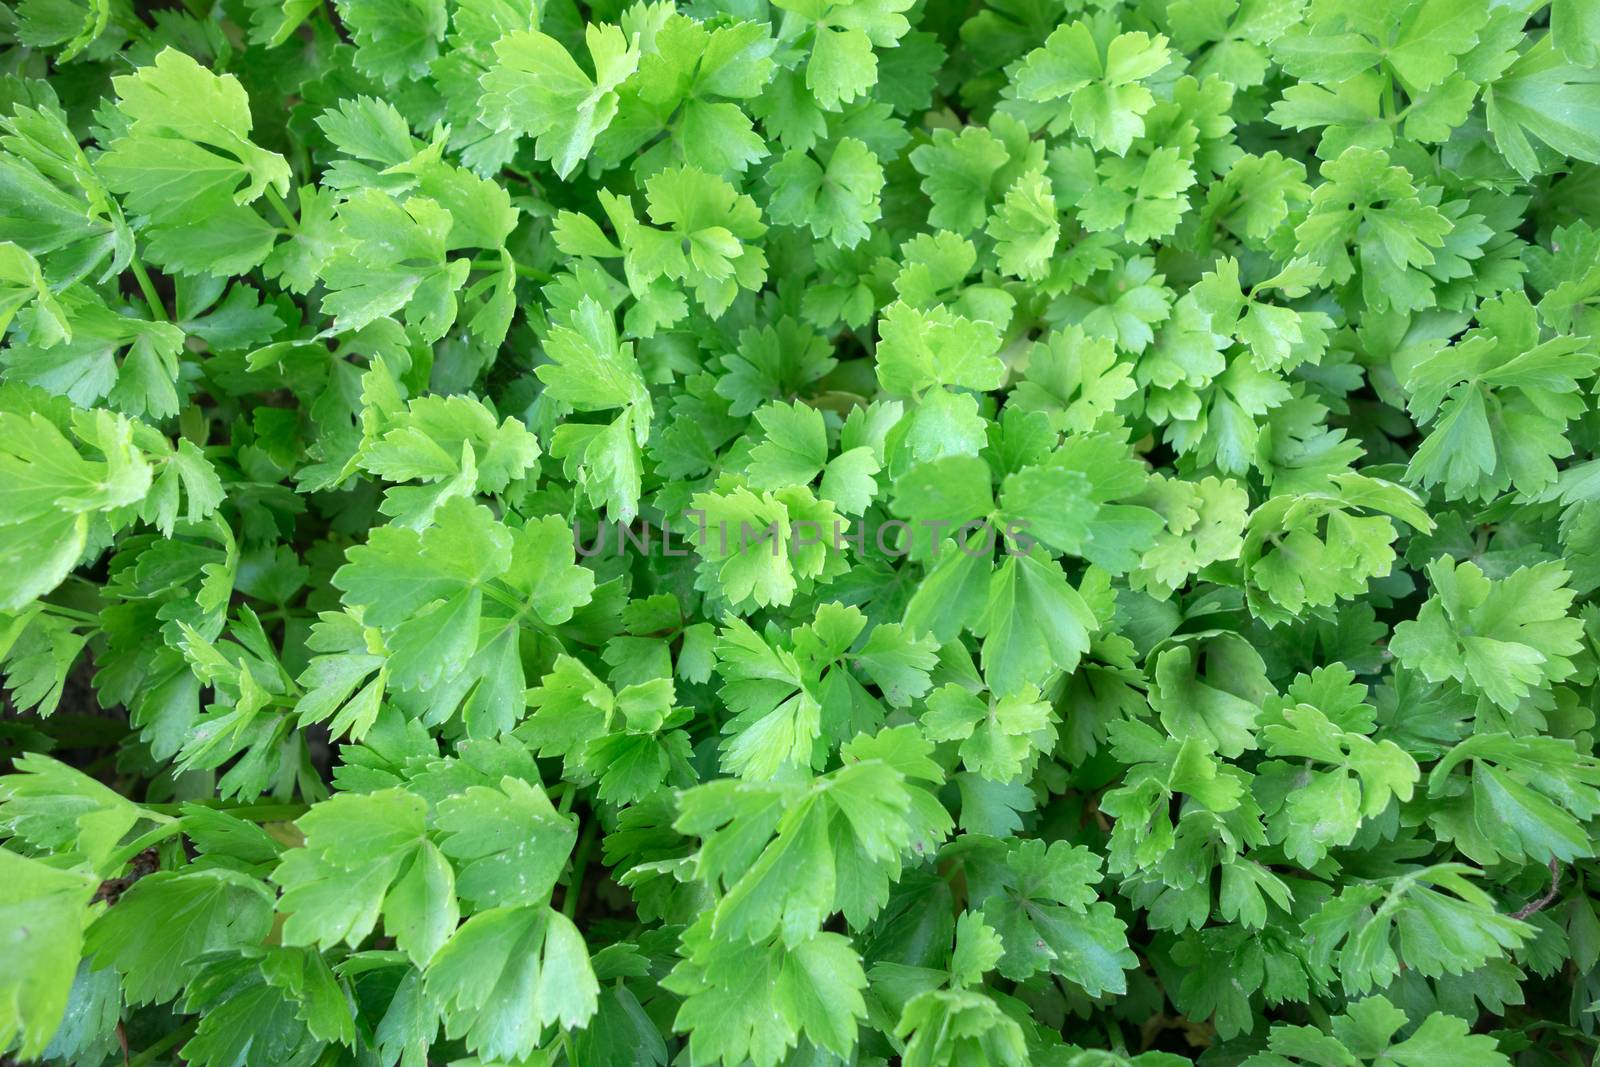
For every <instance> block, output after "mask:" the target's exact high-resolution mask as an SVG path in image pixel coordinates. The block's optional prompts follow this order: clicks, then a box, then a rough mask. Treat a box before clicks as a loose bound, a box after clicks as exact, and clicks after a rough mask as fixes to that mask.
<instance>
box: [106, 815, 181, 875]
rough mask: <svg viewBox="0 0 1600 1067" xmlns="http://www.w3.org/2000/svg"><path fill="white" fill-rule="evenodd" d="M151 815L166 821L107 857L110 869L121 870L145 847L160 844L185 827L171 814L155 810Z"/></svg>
mask: <svg viewBox="0 0 1600 1067" xmlns="http://www.w3.org/2000/svg"><path fill="white" fill-rule="evenodd" d="M151 817H152V818H156V819H163V820H165V821H164V822H163V823H162V824H161V825H160V826H157V827H156V828H155V829H154V830H151V831H150V832H148V833H144V834H140V835H139V836H138V837H136V838H134V839H133V840H132V841H129V842H128V843H127V844H126V845H123V846H122V847H121V848H119V849H117V850H116V851H115V852H113V853H112V854H111V855H110V856H108V857H106V862H107V863H108V864H109V865H110V866H109V868H108V869H109V870H112V871H119V870H121V869H122V865H123V864H124V863H127V862H128V861H129V860H131V859H133V857H135V856H137V855H138V854H139V853H141V852H143V851H144V850H145V849H147V848H150V847H151V846H153V845H159V844H160V843H161V842H163V841H165V840H166V839H167V838H169V837H172V836H174V835H175V834H177V832H178V831H179V830H181V829H183V823H181V822H179V821H178V820H177V819H174V818H172V817H171V816H169V815H162V814H160V813H158V812H154V813H151Z"/></svg>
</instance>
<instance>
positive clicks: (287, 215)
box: [267, 185, 300, 233]
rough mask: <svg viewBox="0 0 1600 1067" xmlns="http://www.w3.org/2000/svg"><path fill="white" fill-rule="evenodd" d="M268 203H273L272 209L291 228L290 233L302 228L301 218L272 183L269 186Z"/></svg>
mask: <svg viewBox="0 0 1600 1067" xmlns="http://www.w3.org/2000/svg"><path fill="white" fill-rule="evenodd" d="M267 203H269V204H271V205H272V210H273V211H275V212H277V215H278V218H280V219H282V220H283V224H284V225H285V226H287V227H288V228H289V232H290V233H293V232H295V231H296V230H298V229H300V223H299V220H297V219H296V218H295V217H294V213H293V212H292V211H290V210H289V205H288V204H287V203H285V202H284V199H283V197H282V196H279V195H278V190H276V189H274V188H273V187H272V186H270V185H269V186H267Z"/></svg>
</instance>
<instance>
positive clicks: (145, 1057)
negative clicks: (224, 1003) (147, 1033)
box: [128, 1019, 200, 1067]
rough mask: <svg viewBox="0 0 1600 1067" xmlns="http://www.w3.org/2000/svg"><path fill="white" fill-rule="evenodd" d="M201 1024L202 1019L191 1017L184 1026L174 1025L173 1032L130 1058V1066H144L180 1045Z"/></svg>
mask: <svg viewBox="0 0 1600 1067" xmlns="http://www.w3.org/2000/svg"><path fill="white" fill-rule="evenodd" d="M199 1024H200V1020H198V1019H190V1020H189V1021H188V1022H186V1023H184V1024H183V1025H182V1026H176V1027H173V1028H172V1030H171V1032H169V1033H168V1034H167V1035H166V1036H165V1037H163V1038H161V1039H160V1040H159V1041H157V1042H156V1043H155V1044H153V1045H151V1046H150V1047H149V1048H147V1049H145V1050H144V1051H143V1052H141V1053H139V1054H138V1055H137V1056H135V1057H134V1058H133V1059H131V1060H129V1061H128V1067H144V1065H145V1064H147V1063H149V1062H150V1061H151V1060H154V1059H155V1058H156V1057H158V1056H160V1055H161V1054H162V1053H164V1052H166V1051H167V1050H168V1049H172V1048H176V1047H177V1046H178V1045H180V1044H182V1043H183V1042H185V1041H187V1040H188V1039H189V1037H190V1036H191V1035H192V1034H193V1033H194V1031H195V1027H196V1026H198V1025H199Z"/></svg>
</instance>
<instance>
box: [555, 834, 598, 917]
mask: <svg viewBox="0 0 1600 1067" xmlns="http://www.w3.org/2000/svg"><path fill="white" fill-rule="evenodd" d="M594 827H595V820H594V817H593V816H590V818H589V820H588V821H587V822H585V823H584V824H583V833H582V834H580V835H578V847H577V848H576V849H574V850H573V853H572V878H571V880H569V881H568V882H567V895H566V898H565V899H564V900H562V901H561V914H563V915H565V916H566V917H567V918H569V919H571V918H574V917H576V916H577V914H578V891H579V890H580V889H582V888H583V872H584V871H585V870H587V869H588V866H589V853H590V852H592V851H593V850H594Z"/></svg>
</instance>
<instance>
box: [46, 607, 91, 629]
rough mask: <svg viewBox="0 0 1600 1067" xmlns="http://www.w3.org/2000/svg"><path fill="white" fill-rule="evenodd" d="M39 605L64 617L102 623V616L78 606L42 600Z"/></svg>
mask: <svg viewBox="0 0 1600 1067" xmlns="http://www.w3.org/2000/svg"><path fill="white" fill-rule="evenodd" d="M39 606H40V607H41V608H43V609H44V610H45V611H48V612H49V613H50V614H52V615H60V616H61V617H62V618H64V619H72V620H73V621H75V622H82V623H88V624H89V625H91V626H99V625H100V616H98V615H96V614H94V613H93V612H90V611H79V610H78V609H77V608H69V607H67V606H65V605H63V604H51V603H49V602H48V601H40V603H39Z"/></svg>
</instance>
